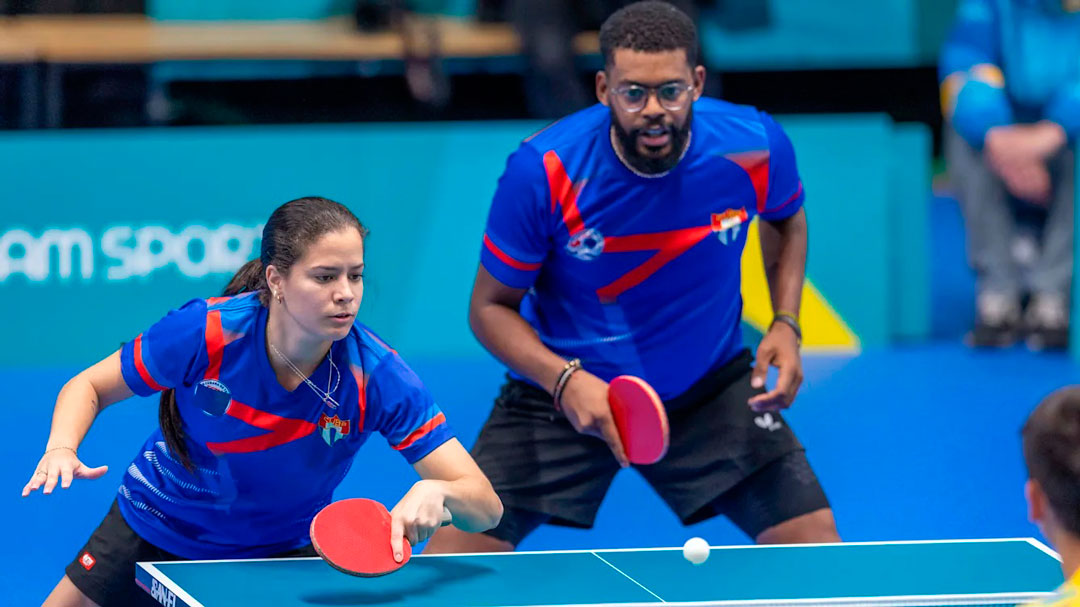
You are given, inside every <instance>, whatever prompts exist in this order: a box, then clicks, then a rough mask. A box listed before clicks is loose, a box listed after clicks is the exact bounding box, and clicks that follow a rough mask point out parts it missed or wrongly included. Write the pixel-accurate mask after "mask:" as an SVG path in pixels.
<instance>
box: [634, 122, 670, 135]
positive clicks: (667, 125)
mask: <svg viewBox="0 0 1080 607" xmlns="http://www.w3.org/2000/svg"><path fill="white" fill-rule="evenodd" d="M657 127H659V128H662V129H664V130H665V131H667V132H669V133H671V132H674V131H675V123H665V122H664V121H662V120H661V121H659V122H650V123H648V124H646V125H644V126H639V127H634V128H632V129H630V133H631V134H632V135H640V134H641V133H643V132H645V131H647V130H649V129H654V128H657Z"/></svg>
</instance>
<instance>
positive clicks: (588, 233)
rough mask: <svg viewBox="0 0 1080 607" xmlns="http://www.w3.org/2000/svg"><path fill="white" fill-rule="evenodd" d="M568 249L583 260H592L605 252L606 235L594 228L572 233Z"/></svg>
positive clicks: (567, 244)
mask: <svg viewBox="0 0 1080 607" xmlns="http://www.w3.org/2000/svg"><path fill="white" fill-rule="evenodd" d="M566 251H567V252H568V253H570V254H571V255H573V256H574V257H577V258H578V259H580V260H581V261H592V260H594V259H596V258H597V257H600V254H601V253H603V252H604V235H603V234H601V233H600V232H599V231H597V230H594V229H593V228H589V229H587V230H582V231H581V232H578V233H577V234H571V235H570V240H569V241H567V243H566Z"/></svg>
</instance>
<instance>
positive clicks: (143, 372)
mask: <svg viewBox="0 0 1080 607" xmlns="http://www.w3.org/2000/svg"><path fill="white" fill-rule="evenodd" d="M135 370H136V371H138V372H139V377H141V378H142V380H143V382H144V383H145V384H146V385H148V386H150V387H151V388H153V389H154V390H157V391H158V392H161V391H162V390H165V389H166V388H165V386H162V385H161V384H159V383H157V382H156V381H154V377H153V376H152V375H150V371H148V370H147V368H146V364H145V363H144V362H143V357H142V333H139V336H138V337H136V338H135Z"/></svg>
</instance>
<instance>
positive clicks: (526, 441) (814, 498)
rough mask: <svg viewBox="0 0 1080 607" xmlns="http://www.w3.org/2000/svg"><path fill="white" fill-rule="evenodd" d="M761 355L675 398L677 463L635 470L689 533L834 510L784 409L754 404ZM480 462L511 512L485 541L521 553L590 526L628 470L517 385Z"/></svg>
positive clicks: (530, 389)
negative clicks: (562, 532)
mask: <svg viewBox="0 0 1080 607" xmlns="http://www.w3.org/2000/svg"><path fill="white" fill-rule="evenodd" d="M752 362H753V357H752V356H751V355H750V353H749V351H743V352H741V353H740V354H739V355H738V356H737V357H736V358H735V359H734V360H732V361H731V362H729V363H727V364H725V365H723V366H721V367H719V368H718V369H715V370H714V371H712V372H710V373H708V374H707V375H706V376H705V377H704V378H702V379H701V380H699V381H698V382H697V383H695V384H694V385H693V386H691V387H690V389H688V390H687V391H686V392H684V393H683V394H682V395H680V396H678V397H676V398H674V399H671V400H668V401H666V402H665V406H666V408H667V411H668V422H669V430H670V433H671V443H670V446H669V448H668V452H667V455H665V456H664V458H663V459H662V460H660V461H659V462H657V463H655V464H652V465H648V466H634V467H635V468H636V469H637V470H638V472H639V473H641V475H642V476H643V477H644V478H645V480H646V481H647V482H648V483H649V484H650V485H652V487H653V489H655V490H656V492H657V493H658V494H659V495H660V497H661V498H663V500H664V501H665V502H666V503H667V504H668V506H669V507H671V509H672V510H673V511H674V512H675V514H676V515H677V516H678V517H679V519H680V520H681V521H682V522H683V524H686V525H689V524H692V523H696V522H699V521H703V520H705V519H708V518H711V517H713V516H716V515H717V514H723V515H725V516H727V517H728V518H729V519H731V521H732V522H733V523H735V524H736V525H738V526H739V528H740V529H742V531H743V532H744V533H746V534H747V535H748V536H750V537H751V538H754V537H756V536H757V535H758V534H759V533H761V532H762V531H764V530H765V529H768V528H769V527H772V526H774V525H777V524H779V523H782V522H784V521H787V520H790V519H792V518H794V517H796V516H800V515H803V514H807V513H810V512H813V511H815V510H819V509H821V508H828V507H829V502H828V500H827V498H826V497H825V492H824V491H823V490H822V488H821V485H820V484H819V483H818V480H817V477H816V476H815V474H814V472H813V470H812V469H811V468H810V464H809V463H808V462H807V460H806V455H805V453H804V451H803V447H802V445H801V444H800V443H799V440H798V439H797V438H795V434H794V433H793V432H792V431H791V429H790V428H789V427H788V425H787V423H786V422H785V421H784V418H783V417H782V416H781V415H780V414H778V413H755V412H754V411H752V410H751V409H750V407H749V406H748V405H747V400H749V399H750V397H751V396H753V395H755V394H758V393H760V392H761V390H760V389H755V388H752V387H751V386H750V372H751V363H752ZM472 455H473V457H474V458H475V459H476V462H477V464H479V466H480V468H481V469H482V470H483V471H484V473H485V474H487V476H488V478H489V479H491V483H492V485H493V486H494V488H495V491H496V493H498V494H499V497H500V498H501V499H502V502H503V505H504V507H505V512H504V513H503V518H502V521H501V522H500V523H499V526H498V527H496V528H495V529H492V530H489V531H487V532H486V533H488V534H489V535H491V536H493V537H496V538H498V539H501V540H504V541H507V542H510V543H511V544H514V545H515V546H516V545H517V544H518V543H520V542H521V540H522V539H524V538H525V536H527V535H528V534H529V533H531V532H532V531H533V530H535V529H536V528H537V527H538V526H539V525H541V524H544V523H550V524H556V525H565V526H570V527H584V528H588V527H591V526H592V524H593V520H594V519H595V517H596V511H597V510H598V509H599V507H600V502H601V501H602V500H603V499H604V495H605V494H606V493H607V490H608V487H609V486H610V485H611V481H612V479H613V478H614V477H615V473H616V472H618V470H619V466H618V463H617V462H616V461H615V458H614V456H613V455H612V454H611V451H610V450H609V449H608V447H607V444H606V443H604V441H602V440H600V439H598V438H596V437H592V436H586V435H583V434H579V433H578V432H577V431H575V430H574V428H573V426H571V425H570V422H569V421H568V420H567V419H566V417H565V416H564V415H563V414H562V413H560V412H558V411H556V410H555V407H554V406H553V404H552V399H551V396H550V395H548V393H547V392H545V391H543V390H540V389H539V388H537V387H536V386H533V385H532V384H529V383H526V382H523V381H519V380H514V379H510V380H509V381H508V382H507V383H506V384H504V385H503V387H502V390H501V392H500V394H499V396H498V398H496V400H495V407H494V408H493V409H492V412H491V415H490V416H489V417H488V420H487V422H486V423H485V424H484V427H483V429H482V430H481V431H480V437H479V438H478V439H477V441H476V444H475V445H474V446H473V449H472Z"/></svg>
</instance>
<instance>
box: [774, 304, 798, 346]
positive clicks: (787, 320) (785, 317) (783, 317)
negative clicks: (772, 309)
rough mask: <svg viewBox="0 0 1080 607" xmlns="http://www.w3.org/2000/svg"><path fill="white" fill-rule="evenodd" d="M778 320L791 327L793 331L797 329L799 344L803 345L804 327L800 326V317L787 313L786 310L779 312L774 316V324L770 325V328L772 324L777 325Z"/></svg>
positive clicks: (796, 334)
mask: <svg viewBox="0 0 1080 607" xmlns="http://www.w3.org/2000/svg"><path fill="white" fill-rule="evenodd" d="M778 322H782V323H784V324H785V325H787V326H789V327H791V330H792V331H795V339H796V340H798V342H799V345H800V346H801V345H802V327H800V326H799V321H798V319H796V318H795V317H794V316H792V315H791V314H786V313H784V312H777V313H776V315H774V316H773V321H772V324H770V325H769V328H770V329H771V328H772V325H775V324H776V323H778Z"/></svg>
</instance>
